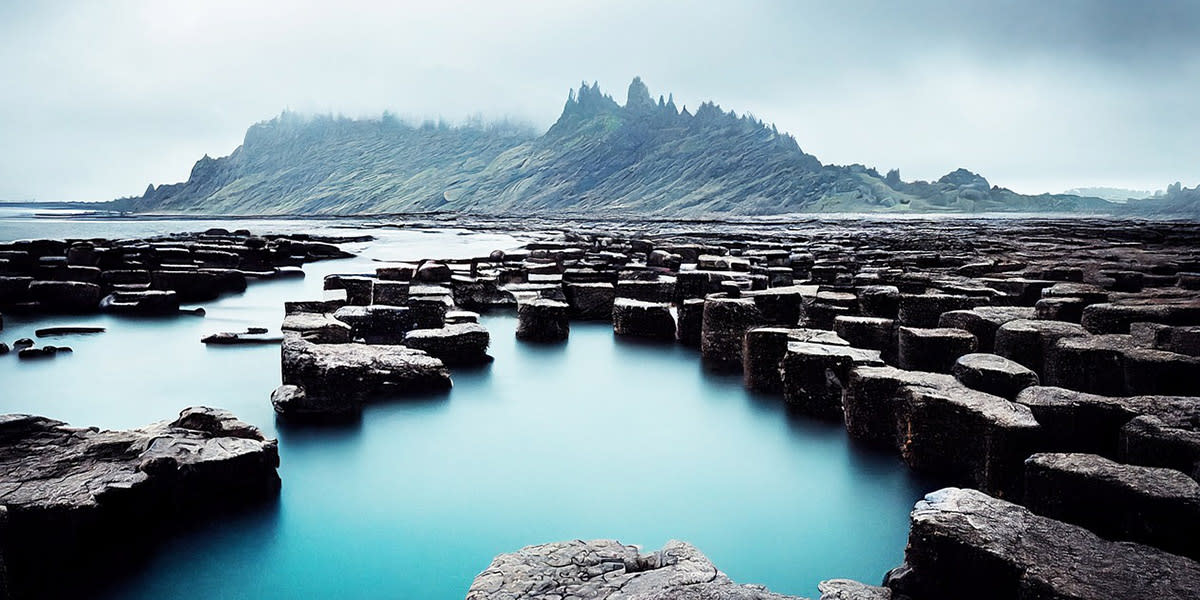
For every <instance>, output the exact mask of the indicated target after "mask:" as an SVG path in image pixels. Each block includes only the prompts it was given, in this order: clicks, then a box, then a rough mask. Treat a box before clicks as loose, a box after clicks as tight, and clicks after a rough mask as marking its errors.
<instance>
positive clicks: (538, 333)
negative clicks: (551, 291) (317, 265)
mask: <svg viewBox="0 0 1200 600" xmlns="http://www.w3.org/2000/svg"><path fill="white" fill-rule="evenodd" d="M569 310H570V307H569V306H568V305H567V303H565V302H560V301H558V300H550V299H548V298H536V299H533V300H529V301H526V302H520V303H518V304H517V338H518V339H522V340H527V341H533V342H558V341H562V340H565V339H567V336H568V335H570V331H571V330H570V324H569V322H568V320H567V319H568V312H569Z"/></svg>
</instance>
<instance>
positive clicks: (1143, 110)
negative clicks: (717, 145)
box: [0, 0, 1200, 200]
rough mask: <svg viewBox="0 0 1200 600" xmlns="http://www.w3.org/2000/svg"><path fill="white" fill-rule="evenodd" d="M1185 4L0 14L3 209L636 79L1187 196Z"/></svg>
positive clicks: (798, 121)
mask: <svg viewBox="0 0 1200 600" xmlns="http://www.w3.org/2000/svg"><path fill="white" fill-rule="evenodd" d="M1196 31H1200V3H1196V2H1185V1H1174V0H1159V1H1155V2H1147V3H1134V2H1118V1H1112V0H1092V1H1080V0H1061V1H1055V2H1032V1H1008V2H992V3H987V4H984V3H979V2H950V1H918V2H882V1H880V2H867V1H863V2H839V3H830V2H791V1H778V2H745V3H736V4H735V3H729V2H719V1H715V0H714V1H708V2H699V1H696V2H675V1H672V2H633V1H630V0H612V1H609V2H574V1H565V2H564V1H549V0H537V1H533V2H522V3H497V2H462V1H449V2H437V3H432V2H431V3H415V2H413V3H400V4H396V3H388V2H376V3H372V2H344V3H340V4H338V5H336V6H335V5H333V4H332V3H325V2H310V1H291V2H255V3H242V2H233V1H231V0H213V1H210V2H205V3H162V2H150V1H144V2H143V1H123V2H113V3H103V4H102V3H98V2H66V3H53V2H51V3H0V85H2V86H3V88H4V90H5V92H4V93H3V94H0V141H2V142H3V143H2V144H0V199H27V198H31V197H36V198H39V199H88V200H101V199H107V198H110V197H114V196H118V195H126V194H134V193H140V192H141V190H142V189H144V187H145V186H146V184H147V183H150V182H154V183H162V182H170V181H176V180H180V179H183V178H185V177H186V175H187V173H188V170H189V169H190V168H191V164H192V162H193V161H194V160H195V159H196V158H198V157H199V156H201V155H203V154H205V153H208V154H211V155H219V154H225V153H228V152H229V151H231V150H232V149H233V148H234V147H235V146H236V145H237V144H238V143H239V142H240V140H241V136H242V134H243V132H244V131H245V128H246V127H247V126H248V125H250V124H251V123H253V122H255V121H258V120H262V119H266V118H270V117H271V116H273V115H275V114H278V112H279V111H280V110H282V109H284V108H290V109H293V110H299V111H305V112H332V113H343V114H347V115H351V116H366V115H378V114H379V113H381V112H382V111H384V110H391V111H392V112H395V113H397V114H400V115H403V116H408V117H411V118H414V119H422V118H428V117H438V116H444V117H446V118H449V119H451V120H460V119H462V118H464V117H466V116H468V115H472V114H475V113H482V114H484V115H485V116H488V117H502V116H514V117H517V118H521V119H526V120H529V121H531V122H533V123H535V124H536V125H538V126H540V127H545V126H548V125H549V124H550V123H551V122H552V121H553V120H554V119H555V118H556V117H557V115H558V111H559V110H560V109H561V107H562V102H563V100H564V99H565V97H566V92H567V89H568V88H570V87H573V86H577V85H578V82H579V81H580V80H581V79H586V80H588V81H593V80H597V81H599V82H600V83H601V85H602V86H603V87H604V89H605V90H606V91H608V92H609V93H613V94H614V96H616V97H617V98H618V99H622V100H623V94H624V88H625V85H626V84H627V83H628V81H629V79H630V78H632V77H633V76H634V75H641V76H642V78H643V79H644V80H645V81H646V82H647V83H648V84H649V85H650V87H651V92H652V93H653V94H655V95H657V94H659V93H663V94H666V93H669V92H673V93H674V94H675V97H676V101H677V102H678V103H680V104H687V105H689V106H695V105H697V104H698V103H699V102H701V101H704V100H710V99H711V100H715V101H717V102H718V103H720V104H721V105H722V106H724V107H726V108H733V109H736V110H738V111H747V112H752V113H754V114H755V115H756V116H758V117H760V118H763V119H765V120H767V121H773V122H775V123H776V124H777V125H779V127H780V128H781V129H784V130H787V131H790V132H792V133H793V134H795V135H796V137H797V139H798V140H799V142H800V144H801V146H802V147H804V148H805V150H807V151H809V152H812V153H814V154H816V155H817V156H818V157H819V158H821V159H822V160H823V161H825V162H836V163H847V162H862V163H865V164H869V165H873V166H877V167H879V168H891V167H899V168H900V169H901V171H902V173H903V174H904V176H905V177H906V178H935V177H937V176H939V175H941V174H942V173H945V172H947V171H950V170H952V169H953V168H956V167H959V166H965V167H968V168H971V169H973V170H977V171H980V172H982V173H984V174H985V175H986V176H988V177H989V179H991V180H992V181H993V182H995V183H998V184H1000V185H1008V186H1010V187H1013V188H1015V189H1018V190H1020V191H1031V192H1036V191H1051V190H1058V189H1064V188H1067V187H1073V186H1079V185H1122V186H1130V187H1139V188H1154V187H1163V186H1165V185H1166V183H1168V182H1170V181H1174V180H1177V179H1178V180H1183V181H1184V182H1185V183H1187V184H1188V185H1194V184H1195V183H1197V180H1198V179H1200V168H1198V167H1197V165H1200V146H1196V145H1195V144H1194V143H1193V142H1194V140H1196V139H1200V119H1197V118H1196V116H1195V114H1194V113H1195V110H1194V109H1193V106H1194V104H1195V102H1194V99H1195V98H1196V97H1200V42H1197V40H1196V38H1197V37H1200V36H1196V35H1195V32H1196Z"/></svg>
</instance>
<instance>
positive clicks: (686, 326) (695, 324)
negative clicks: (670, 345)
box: [675, 298, 704, 347]
mask: <svg viewBox="0 0 1200 600" xmlns="http://www.w3.org/2000/svg"><path fill="white" fill-rule="evenodd" d="M703 331H704V299H703V298H687V299H685V300H684V301H683V302H680V303H679V318H678V319H676V330H675V337H676V338H677V339H678V340H679V343H681V344H683V345H685V346H692V347H699V346H700V340H701V338H702V336H703Z"/></svg>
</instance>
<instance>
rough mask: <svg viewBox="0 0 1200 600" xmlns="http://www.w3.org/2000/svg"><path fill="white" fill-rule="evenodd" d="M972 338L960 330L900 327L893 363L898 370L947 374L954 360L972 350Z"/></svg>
mask: <svg viewBox="0 0 1200 600" xmlns="http://www.w3.org/2000/svg"><path fill="white" fill-rule="evenodd" d="M975 344H976V342H975V336H973V335H971V334H970V333H968V332H967V331H964V330H962V329H953V328H945V329H941V328H938V329H923V328H919V327H901V328H900V334H899V355H898V357H897V362H898V364H899V365H900V368H902V369H908V370H910V371H932V372H934V373H949V372H950V370H951V369H952V368H953V367H954V361H956V360H958V357H960V356H962V355H964V354H970V353H972V352H974V351H975Z"/></svg>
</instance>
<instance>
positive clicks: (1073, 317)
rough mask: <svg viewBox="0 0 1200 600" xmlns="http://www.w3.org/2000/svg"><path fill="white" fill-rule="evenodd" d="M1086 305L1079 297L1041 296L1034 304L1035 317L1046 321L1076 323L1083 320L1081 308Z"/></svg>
mask: <svg viewBox="0 0 1200 600" xmlns="http://www.w3.org/2000/svg"><path fill="white" fill-rule="evenodd" d="M1085 306H1087V304H1085V303H1084V301H1083V300H1081V299H1079V298H1042V299H1041V300H1038V301H1037V304H1035V305H1034V310H1035V311H1036V312H1035V317H1036V318H1038V319H1043V320H1046V321H1066V322H1068V323H1078V322H1080V321H1081V320H1083V308H1084V307H1085Z"/></svg>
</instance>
